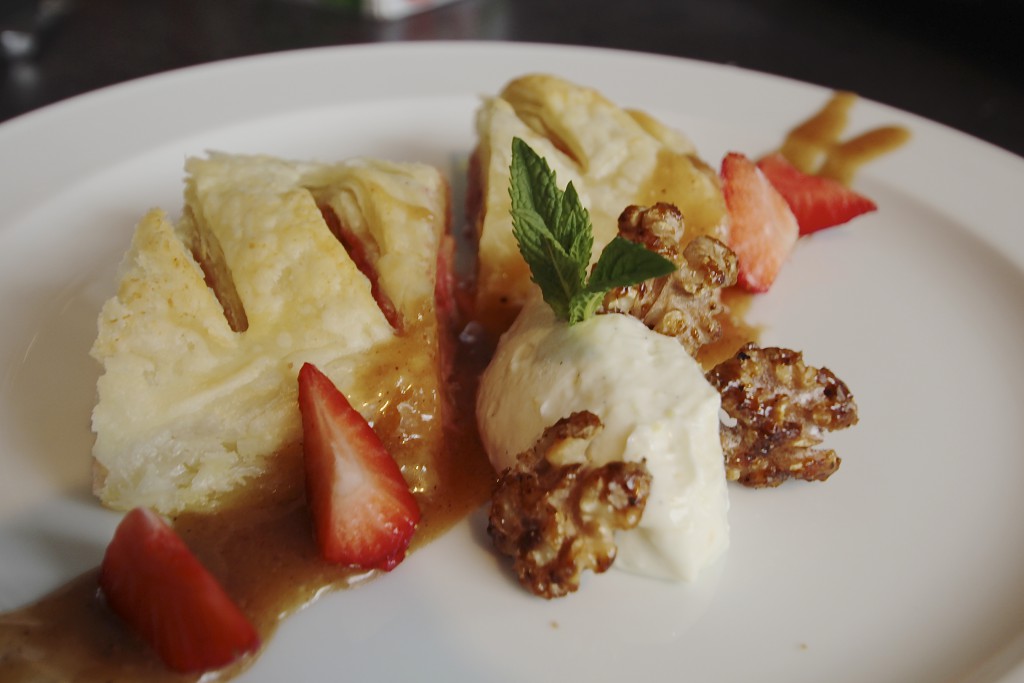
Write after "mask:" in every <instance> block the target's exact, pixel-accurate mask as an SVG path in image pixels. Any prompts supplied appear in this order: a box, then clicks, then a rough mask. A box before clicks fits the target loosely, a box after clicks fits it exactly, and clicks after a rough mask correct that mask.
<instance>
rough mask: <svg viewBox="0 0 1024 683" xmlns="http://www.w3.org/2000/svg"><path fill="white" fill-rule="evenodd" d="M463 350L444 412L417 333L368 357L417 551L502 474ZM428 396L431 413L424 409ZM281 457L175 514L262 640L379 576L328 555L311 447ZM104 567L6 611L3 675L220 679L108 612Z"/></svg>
mask: <svg viewBox="0 0 1024 683" xmlns="http://www.w3.org/2000/svg"><path fill="white" fill-rule="evenodd" d="M452 343H454V342H452ZM458 351H459V353H458V354H456V358H455V361H454V367H453V369H454V374H453V378H452V382H451V385H452V394H451V397H450V399H451V404H452V407H453V411H454V412H453V415H454V416H455V417H454V419H449V420H446V421H443V420H442V416H441V415H440V414H438V408H439V407H440V404H439V401H441V400H443V397H439V396H437V394H436V392H435V391H433V390H422V387H429V386H433V385H434V384H435V383H434V382H432V381H429V380H428V381H417V379H418V378H420V379H422V376H421V373H423V372H433V371H434V370H433V369H434V368H435V367H436V366H435V365H434V364H433V363H432V362H429V359H428V360H427V361H422V362H421V363H409V362H408V360H409V356H410V354H409V346H408V344H404V345H403V344H400V343H393V344H389V345H385V346H384V347H383V348H382V349H379V350H376V351H374V352H373V353H374V356H375V358H374V359H373V360H374V362H369V363H367V366H366V367H368V368H374V369H373V370H372V372H373V373H375V374H376V375H377V377H376V381H377V382H378V384H377V386H379V387H382V389H381V392H382V397H381V398H382V400H381V402H380V406H379V410H378V414H377V417H376V418H375V419H374V421H373V422H374V425H375V429H377V431H378V433H379V434H380V435H381V437H382V440H383V441H384V445H385V446H386V447H388V449H389V450H390V452H391V453H392V455H393V456H394V457H395V459H396V460H397V461H398V462H399V464H400V465H401V466H402V468H403V473H404V474H405V475H406V477H407V479H409V480H410V487H411V489H412V490H413V493H414V495H415V496H416V500H417V502H418V503H419V506H420V510H421V513H422V519H421V522H420V524H419V526H418V527H417V530H416V534H415V536H414V537H413V541H412V545H411V547H410V552H414V551H415V550H417V549H418V548H421V547H423V546H425V545H426V544H428V543H430V542H431V541H432V540H434V539H436V538H437V537H439V536H440V535H441V534H443V533H444V532H445V531H446V530H447V529H448V528H450V527H451V526H452V525H453V524H455V523H456V522H458V521H459V520H460V519H462V518H463V517H465V516H466V515H467V514H469V512H471V511H472V510H473V509H475V508H476V507H478V506H479V505H480V504H482V503H483V502H484V501H485V500H486V499H487V498H488V496H489V494H490V490H491V487H492V485H493V482H494V472H493V470H492V469H491V466H490V464H489V463H488V462H487V459H486V458H485V457H484V456H483V447H482V446H481V445H480V441H479V436H478V434H477V432H476V421H475V420H466V419H459V418H458V416H464V415H472V414H473V402H474V399H475V393H476V378H477V376H478V374H479V370H480V367H481V366H480V362H481V358H482V357H483V356H484V354H483V353H482V352H480V351H479V350H477V349H473V348H465V346H463V348H459V349H458ZM435 352H436V353H440V352H441V350H435ZM423 355H424V356H430V354H423ZM430 358H433V356H430ZM368 372H371V371H369V370H368ZM366 379H367V380H369V378H366ZM419 407H422V408H423V410H424V412H423V414H422V416H426V419H420V417H418V416H417V415H418V413H417V411H418V409H419ZM429 411H434V412H433V413H430V412H429ZM272 463H273V465H272V466H271V467H270V468H269V469H268V471H266V472H265V473H264V474H263V475H262V476H261V477H260V478H259V479H258V480H255V481H253V482H251V485H249V486H247V487H246V488H245V489H244V490H242V491H241V492H239V493H237V494H236V495H235V496H234V497H233V499H231V500H228V501H225V502H224V503H223V505H222V507H221V509H219V510H218V511H216V512H213V513H188V514H183V515H180V516H178V517H177V518H176V519H174V520H173V525H174V528H175V529H176V530H177V531H178V533H179V534H180V535H181V536H182V538H183V539H184V540H185V542H186V544H187V545H188V546H189V547H190V548H191V549H192V551H193V552H194V553H195V554H196V556H197V557H198V558H199V560H200V561H201V562H202V563H203V564H204V565H205V566H206V567H207V568H208V569H209V570H210V571H211V572H212V573H213V575H214V576H216V577H217V579H218V580H219V581H220V582H221V583H222V585H223V586H224V587H225V589H226V590H227V592H228V594H229V595H230V596H231V597H232V598H233V599H234V600H235V601H236V603H237V604H238V605H239V607H240V608H241V609H242V611H243V612H244V613H245V614H246V615H247V616H248V617H249V619H250V620H251V621H252V622H253V625H254V626H255V627H256V629H257V630H258V631H259V633H260V636H261V638H262V641H263V646H264V647H267V646H268V643H269V641H270V638H271V636H272V634H273V633H274V631H275V630H276V628H277V626H278V625H279V624H280V623H281V621H282V620H283V619H285V618H287V616H289V615H290V614H293V613H294V612H296V611H298V610H300V609H302V608H303V607H304V606H305V605H308V604H309V603H311V602H312V601H314V600H316V599H317V598H318V597H319V596H320V595H322V594H324V593H325V592H329V591H334V590H343V589H346V588H350V587H353V586H356V585H358V584H360V583H362V582H364V581H367V580H370V579H373V578H375V577H376V576H378V575H379V572H366V571H361V570H354V569H350V568H345V567H339V566H336V565H332V564H329V563H327V562H324V561H323V560H321V559H320V557H319V553H318V551H317V547H316V543H315V540H314V537H313V532H312V526H311V520H310V518H309V514H308V512H307V509H306V503H305V495H304V485H303V476H304V473H303V470H302V458H301V448H300V447H299V446H296V447H294V448H293V449H289V450H286V451H283V452H281V453H278V454H277V455H276V457H274V458H273V459H272ZM97 577H98V570H92V571H89V572H86V573H85V574H83V575H81V576H79V577H78V578H76V579H74V580H73V581H71V582H70V583H68V584H66V585H65V586H63V587H61V588H59V589H58V590H57V591H55V592H53V593H52V594H50V595H48V596H46V597H44V598H43V599H42V600H40V601H39V602H36V603H34V604H32V605H29V606H27V607H24V608H22V609H20V610H17V611H15V612H11V613H7V614H4V615H0V680H2V681H4V682H5V683H15V682H20V681H40V680H54V681H71V680H74V681H83V682H96V683H99V682H101V681H102V682H110V683H116V682H122V681H123V682H128V681H133V682H134V681H140V680H145V681H156V682H158V683H162V682H168V683H183V682H186V681H197V680H199V679H200V678H203V680H211V674H206V675H203V674H194V675H182V674H175V673H173V672H170V671H168V670H167V669H166V668H165V667H164V666H163V664H162V663H161V662H160V660H159V659H158V658H157V657H156V655H155V654H154V653H153V652H152V651H151V650H150V649H149V647H148V646H147V645H146V644H145V643H143V642H142V641H141V640H139V639H138V638H137V637H136V636H135V635H134V634H132V633H131V632H130V631H129V630H128V629H127V628H126V627H125V626H124V625H123V624H122V623H121V621H120V620H119V619H118V618H117V617H116V616H115V615H114V614H112V613H111V612H110V611H109V609H108V608H107V607H106V605H105V603H104V601H103V598H102V596H101V595H100V592H99V589H98V584H97ZM251 661H252V660H251V658H249V659H245V660H242V661H240V662H237V663H236V664H234V665H232V666H229V667H227V668H226V669H223V670H221V671H219V672H216V674H215V675H214V676H215V677H216V678H217V679H219V680H226V679H229V678H232V677H234V676H236V675H238V674H239V673H241V672H242V671H244V669H245V668H246V667H247V666H248V665H249V664H251Z"/></svg>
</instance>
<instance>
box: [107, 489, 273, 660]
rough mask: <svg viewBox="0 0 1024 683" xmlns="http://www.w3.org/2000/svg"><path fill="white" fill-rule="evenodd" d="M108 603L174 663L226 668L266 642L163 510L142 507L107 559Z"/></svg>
mask: <svg viewBox="0 0 1024 683" xmlns="http://www.w3.org/2000/svg"><path fill="white" fill-rule="evenodd" d="M99 583H100V588H101V589H102V591H103V595H104V596H105V597H106V600H107V604H108V605H110V608H111V609H112V610H113V611H114V613H116V614H117V615H118V616H119V617H121V619H123V620H124V621H125V622H127V623H128V624H129V626H131V628H132V629H134V630H135V632H136V633H138V634H139V635H140V636H141V637H142V638H143V640H145V641H146V642H147V643H149V645H150V646H151V647H152V648H153V649H154V650H155V651H156V653H157V655H159V657H160V659H162V660H163V662H164V663H165V664H166V665H167V666H168V667H169V668H171V669H173V670H175V671H180V672H200V671H209V670H212V669H219V668H221V667H223V666H226V665H227V664H230V663H231V662H233V661H234V660H235V659H237V658H239V657H241V656H242V655H245V654H248V653H252V652H255V651H256V650H258V649H259V647H260V639H259V636H258V635H257V633H256V629H255V628H253V626H252V624H250V623H249V621H248V619H246V618H245V615H243V614H242V612H241V611H240V610H239V609H238V607H237V606H236V605H235V603H233V602H232V601H231V598H229V597H228V595H227V593H225V592H224V589H223V588H222V587H221V585H220V584H219V583H218V582H217V580H216V579H215V578H214V577H213V575H211V574H210V572H208V571H207V570H206V568H205V567H203V565H201V564H200V563H199V560H197V559H196V557H195V555H193V554H192V552H191V551H190V550H189V549H188V547H187V546H186V545H185V543H184V542H183V541H182V540H181V537H179V536H178V534H176V533H175V532H174V530H173V529H171V527H169V526H168V525H167V524H166V523H165V522H164V521H163V519H161V518H160V517H159V516H158V515H157V514H156V513H155V512H153V511H151V510H148V509H146V508H135V509H134V510H132V511H131V512H129V513H128V514H127V515H126V516H125V518H124V519H123V520H121V523H120V524H119V525H118V527H117V531H115V532H114V538H113V540H111V541H110V545H109V546H107V552H106V555H105V556H104V557H103V564H102V565H101V566H100V578H99Z"/></svg>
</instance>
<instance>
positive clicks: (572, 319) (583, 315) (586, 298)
mask: <svg viewBox="0 0 1024 683" xmlns="http://www.w3.org/2000/svg"><path fill="white" fill-rule="evenodd" d="M602 301H604V292H588V291H586V290H584V291H582V292H579V293H577V294H576V296H574V297H573V298H572V301H570V302H569V315H568V316H567V318H566V320H568V322H569V324H570V325H575V324H576V323H581V322H583V321H584V320H586V319H587V318H589V317H591V316H592V315H594V313H596V312H597V307H598V306H600V305H601V302H602Z"/></svg>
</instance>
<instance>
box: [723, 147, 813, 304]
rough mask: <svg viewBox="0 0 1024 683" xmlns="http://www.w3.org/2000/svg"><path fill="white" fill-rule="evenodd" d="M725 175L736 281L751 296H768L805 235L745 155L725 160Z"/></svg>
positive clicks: (731, 155) (780, 196)
mask: <svg viewBox="0 0 1024 683" xmlns="http://www.w3.org/2000/svg"><path fill="white" fill-rule="evenodd" d="M721 177H722V194H723V196H724V197H725V206H726V208H727V209H728V211H729V218H730V221H731V227H730V229H729V248H730V249H732V250H733V251H734V252H735V253H736V259H737V283H738V284H739V285H740V286H741V287H743V288H744V289H746V290H748V291H751V292H766V291H768V288H769V287H771V285H772V283H773V282H774V281H775V277H776V276H777V275H778V273H779V270H780V269H781V268H782V264H783V263H784V262H785V261H786V258H787V257H788V256H789V253H790V252H791V251H792V250H793V245H794V244H796V240H797V238H798V237H799V235H800V229H799V227H798V225H797V220H796V217H795V216H794V215H793V212H792V211H791V210H790V208H789V205H788V204H787V203H786V200H785V199H783V197H782V195H780V194H779V192H778V191H777V190H776V189H775V188H774V187H773V186H772V184H771V183H770V182H769V181H768V178H766V177H765V175H764V173H762V172H761V170H760V169H758V167H757V166H756V165H755V164H754V162H752V161H751V160H750V159H748V158H747V157H746V156H744V155H743V154H740V153H738V152H731V153H729V154H727V155H726V156H725V158H724V159H723V160H722V171H721Z"/></svg>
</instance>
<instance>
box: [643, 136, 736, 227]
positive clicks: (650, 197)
mask: <svg viewBox="0 0 1024 683" xmlns="http://www.w3.org/2000/svg"><path fill="white" fill-rule="evenodd" d="M659 202H664V203H667V204H674V205H675V206H676V208H678V209H679V211H680V212H682V214H683V220H684V221H685V225H686V240H687V241H689V240H691V239H693V238H694V237H699V236H700V235H710V236H711V237H716V238H718V239H723V235H722V226H723V225H724V223H725V218H726V208H725V199H723V198H722V192H721V190H720V189H719V183H718V174H717V173H716V172H715V170H714V169H712V168H711V167H709V166H708V165H707V164H705V163H704V162H703V161H701V160H700V159H699V158H697V157H696V156H693V155H689V154H678V153H676V152H672V151H670V150H667V149H663V150H661V151H660V152H659V153H658V162H657V165H656V166H655V168H654V172H653V173H652V174H651V176H650V177H649V178H648V179H647V181H646V183H645V184H644V186H643V187H642V188H641V189H640V192H639V193H638V194H637V202H636V203H637V204H639V205H641V206H651V205H653V204H657V203H659Z"/></svg>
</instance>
